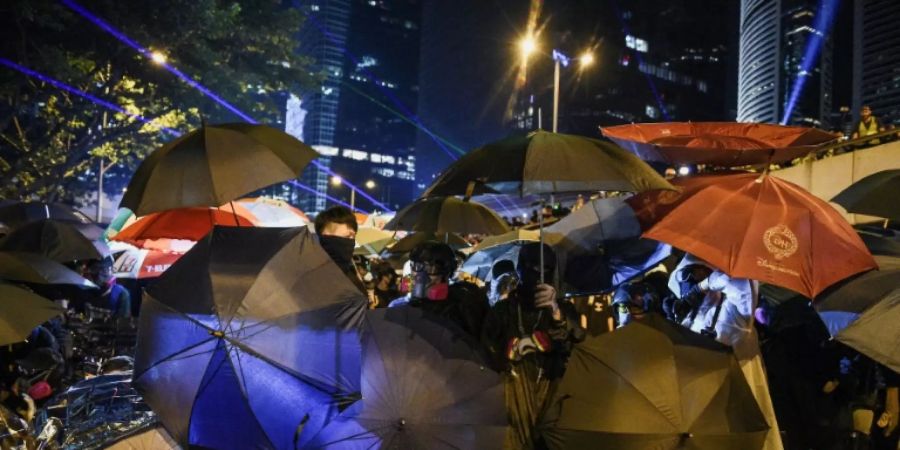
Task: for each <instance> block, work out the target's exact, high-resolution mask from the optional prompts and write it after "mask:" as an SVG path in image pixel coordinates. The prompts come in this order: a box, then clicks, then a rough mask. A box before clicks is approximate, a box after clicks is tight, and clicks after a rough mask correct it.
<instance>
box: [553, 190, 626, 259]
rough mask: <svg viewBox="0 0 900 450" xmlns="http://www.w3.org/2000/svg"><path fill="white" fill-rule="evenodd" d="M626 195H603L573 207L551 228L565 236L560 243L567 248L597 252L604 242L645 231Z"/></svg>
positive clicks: (573, 250) (576, 250) (569, 249)
mask: <svg viewBox="0 0 900 450" xmlns="http://www.w3.org/2000/svg"><path fill="white" fill-rule="evenodd" d="M625 199H626V197H612V198H600V199H596V200H593V201H591V202H590V203H588V204H586V205H584V207H582V208H581V209H578V210H576V211H572V213H571V214H569V215H568V216H566V217H563V218H562V219H561V220H560V221H559V222H556V223H554V224H553V225H550V226H548V227H547V231H548V232H551V233H558V234H560V235H561V236H562V239H561V242H560V247H562V248H564V249H565V250H566V251H567V252H594V251H596V250H597V248H598V247H599V246H600V245H602V244H603V243H604V242H608V241H613V240H620V239H631V238H635V237H638V236H640V235H641V225H640V223H638V220H637V218H636V217H635V215H634V210H633V209H631V207H629V206H628V204H627V203H625Z"/></svg>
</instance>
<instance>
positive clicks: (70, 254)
mask: <svg viewBox="0 0 900 450" xmlns="http://www.w3.org/2000/svg"><path fill="white" fill-rule="evenodd" d="M0 250H5V251H17V252H31V253H38V254H41V255H44V256H46V257H47V258H50V259H52V260H54V261H56V262H60V263H68V262H72V261H81V260H87V259H103V258H105V257H107V256H109V248H108V247H107V246H106V244H104V243H103V242H100V241H99V240H94V241H92V240H90V239H89V238H87V237H85V236H84V234H82V233H81V231H79V230H78V229H77V228H76V227H75V225H70V224H68V223H66V222H57V221H55V220H47V219H44V220H38V221H35V222H31V223H28V224H26V225H23V226H21V227H19V228H17V229H15V230H14V231H13V232H12V233H10V234H8V235H7V236H6V237H4V238H3V240H0Z"/></svg>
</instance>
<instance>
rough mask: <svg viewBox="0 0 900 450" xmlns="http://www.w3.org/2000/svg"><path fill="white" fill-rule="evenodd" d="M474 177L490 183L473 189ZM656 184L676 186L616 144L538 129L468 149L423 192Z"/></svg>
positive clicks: (535, 191)
mask: <svg viewBox="0 0 900 450" xmlns="http://www.w3.org/2000/svg"><path fill="white" fill-rule="evenodd" d="M470 182H477V183H478V184H480V185H483V186H484V187H486V189H485V188H482V189H480V190H477V191H472V192H469V191H470V189H469V188H470V185H469V183H470ZM654 189H674V188H673V187H672V185H670V184H669V183H668V182H667V181H666V180H665V179H663V177H661V176H660V175H659V174H658V173H656V171H654V170H653V168H651V167H650V166H649V165H647V164H646V163H645V162H643V161H641V159H640V158H638V157H637V156H635V155H633V154H631V153H630V152H628V151H626V150H624V149H622V148H621V147H618V146H617V145H615V144H612V143H609V142H605V141H600V140H597V139H591V138H586V137H582V136H574V135H569V134H562V133H549V132H546V131H535V132H532V133H529V134H528V135H527V136H513V137H509V138H506V139H502V140H500V141H497V142H493V143H490V144H487V145H485V146H484V147H481V148H478V149H476V150H473V151H471V152H469V153H468V154H466V155H465V156H463V157H462V158H460V159H459V160H457V161H456V162H454V163H453V164H452V165H451V166H450V167H448V168H447V170H446V171H445V172H444V173H443V175H441V176H440V177H439V178H438V179H437V180H436V181H435V182H434V183H433V184H432V185H431V187H429V188H428V190H426V191H425V194H424V195H423V196H424V197H433V196H446V195H470V194H473V193H474V194H479V193H496V192H500V193H506V194H517V195H521V196H524V195H527V194H549V193H559V192H581V191H585V192H586V191H630V192H643V191H649V190H654Z"/></svg>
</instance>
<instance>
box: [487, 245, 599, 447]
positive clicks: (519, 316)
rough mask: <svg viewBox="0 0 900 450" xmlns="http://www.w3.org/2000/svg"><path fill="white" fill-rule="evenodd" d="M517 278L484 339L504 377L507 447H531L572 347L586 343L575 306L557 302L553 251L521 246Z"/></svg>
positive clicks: (494, 311)
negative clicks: (507, 418) (551, 389)
mask: <svg viewBox="0 0 900 450" xmlns="http://www.w3.org/2000/svg"><path fill="white" fill-rule="evenodd" d="M542 252H543V255H544V257H543V263H544V264H543V266H542V265H541V253H542ZM517 273H518V281H519V283H518V285H517V286H516V288H515V289H514V290H513V291H512V292H511V293H510V294H509V297H508V298H507V299H506V300H504V301H500V302H497V303H495V304H494V306H493V307H492V308H491V310H490V313H489V314H488V316H487V319H486V320H485V323H484V328H483V330H482V335H481V336H482V342H483V343H484V345H485V346H486V347H487V350H488V353H489V355H490V356H491V358H492V360H493V362H494V364H495V366H496V368H497V369H498V370H501V371H503V372H504V374H505V384H506V403H507V409H508V413H509V417H510V421H511V428H510V434H509V435H508V444H509V446H510V447H512V448H533V447H534V445H535V441H536V439H537V436H535V435H534V425H535V424H536V423H537V418H538V414H539V412H540V410H541V407H542V405H543V402H544V400H545V398H546V397H547V394H548V393H549V391H550V388H551V383H553V382H554V381H556V380H558V379H559V378H561V377H562V375H563V372H564V371H565V365H566V360H567V359H568V356H569V352H570V351H571V347H572V345H573V344H574V343H575V342H577V341H580V340H582V339H584V330H582V329H581V328H580V326H579V325H578V319H577V315H576V313H575V310H574V307H573V306H572V305H571V304H570V303H568V302H560V301H558V300H557V298H556V289H555V288H554V287H553V283H554V280H553V276H554V274H555V273H556V254H555V252H553V250H552V249H551V248H550V247H549V246H547V245H546V244H540V243H530V244H526V245H524V246H522V249H521V251H520V252H519V260H518V264H517ZM542 274H543V278H544V280H543V282H542V281H541V278H542Z"/></svg>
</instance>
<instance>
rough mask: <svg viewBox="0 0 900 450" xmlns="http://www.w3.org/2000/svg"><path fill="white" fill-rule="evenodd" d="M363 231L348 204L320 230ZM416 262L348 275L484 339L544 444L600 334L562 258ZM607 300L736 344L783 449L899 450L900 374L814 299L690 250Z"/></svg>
mask: <svg viewBox="0 0 900 450" xmlns="http://www.w3.org/2000/svg"><path fill="white" fill-rule="evenodd" d="M573 206H574V208H573V209H575V208H578V207H580V206H582V205H578V204H576V205H573ZM545 211H546V213H547V214H548V215H549V214H552V210H551V209H550V208H548V209H547V210H545ZM355 227H356V222H355V219H354V218H353V216H352V214H351V213H350V211H349V210H346V209H343V208H340V207H336V208H333V209H332V210H330V211H328V212H326V213H323V214H322V215H320V219H318V220H317V224H316V228H317V231H319V232H320V233H325V235H327V234H328V233H329V231H328V230H329V229H331V230H342V231H344V232H345V234H344V235H345V238H346V239H348V240H352V238H353V235H354V233H355V230H356V228H355ZM330 248H331V249H332V250H330V251H329V254H330V255H332V258H333V259H334V260H335V261H343V260H346V258H347V255H349V254H350V253H351V252H350V250H349V249H350V248H352V246H351V245H349V244H348V245H345V246H344V249H345V250H344V252H345V254H344V255H340V254H332V251H334V247H330ZM328 249H329V247H328V246H326V250H328ZM542 251H543V253H544V255H543V258H541V257H540V254H541V252H542ZM409 260H410V262H411V264H410V269H411V270H410V272H409V273H408V274H407V275H406V276H401V275H399V274H398V273H397V272H396V271H395V270H394V269H393V267H392V266H391V265H390V264H389V263H387V262H384V261H379V260H377V259H376V260H371V261H369V260H365V259H362V258H360V259H358V260H357V261H356V262H354V263H353V264H354V265H355V266H356V269H355V270H345V273H347V274H348V277H350V278H351V279H353V280H355V283H357V285H358V286H361V290H363V288H364V292H367V293H369V294H370V299H371V301H370V306H371V307H372V308H382V307H391V306H397V305H411V306H414V307H420V308H424V309H427V310H429V311H431V312H433V313H435V314H437V315H440V316H443V317H446V318H448V319H449V320H450V321H452V322H454V323H455V324H456V325H458V326H459V327H460V329H461V330H464V331H465V332H466V333H467V334H468V335H469V336H470V337H471V338H472V339H474V340H477V341H478V342H480V345H482V346H483V347H484V348H485V350H486V352H487V354H488V355H489V356H490V359H491V361H492V363H493V364H494V365H495V368H496V369H497V370H499V371H502V372H504V373H505V374H506V375H507V377H506V380H507V381H506V382H507V390H506V392H507V406H508V409H509V413H510V417H511V419H512V420H513V423H514V424H517V425H519V426H514V427H513V429H514V430H516V433H517V435H516V436H515V437H514V438H513V439H514V441H515V442H516V444H517V446H519V447H521V448H532V447H533V446H535V445H537V446H538V447H539V446H540V442H538V437H537V436H533V435H531V431H530V430H532V429H533V425H534V424H535V423H536V421H537V419H538V414H539V412H540V408H541V405H542V404H543V401H544V399H545V398H546V396H547V394H548V392H549V391H550V389H551V386H552V384H553V382H554V381H556V380H559V379H560V377H561V376H562V374H563V373H564V371H565V367H566V360H567V357H568V354H569V351H570V350H571V348H572V345H574V344H575V343H577V342H579V341H581V340H582V339H583V338H584V337H585V335H586V333H588V332H589V329H594V330H596V329H597V328H596V327H589V326H586V325H587V323H585V321H584V320H583V319H582V317H580V316H581V314H579V311H578V302H579V299H578V298H571V297H570V298H565V297H562V296H560V295H559V292H558V291H557V289H556V287H555V286H557V285H558V282H557V280H555V279H554V278H553V276H554V274H555V273H556V271H555V265H556V260H557V256H556V254H555V252H554V251H553V250H552V249H551V248H550V247H549V246H546V245H545V246H543V247H541V244H538V243H528V244H524V245H523V246H522V247H521V250H520V252H519V254H518V258H517V259H516V261H511V260H508V259H501V260H499V261H496V262H495V263H494V264H493V266H492V268H491V276H490V281H489V282H487V283H485V285H484V286H483V287H480V288H479V287H478V286H476V285H474V284H472V283H470V282H468V281H465V280H466V279H468V276H467V275H466V274H461V273H459V272H458V271H457V269H458V267H459V266H460V263H461V262H462V255H460V254H459V253H458V252H454V250H453V249H451V248H450V246H448V245H446V244H443V243H440V242H425V243H423V244H420V245H419V246H418V247H416V248H415V249H413V251H412V252H411V253H410V254H409ZM540 261H543V264H544V265H543V266H541V263H540ZM607 301H608V302H609V303H611V306H612V308H611V310H612V311H613V318H614V323H615V324H616V326H617V327H621V326H624V325H626V324H628V323H630V322H632V321H641V320H645V319H646V318H647V317H649V316H651V315H656V316H660V317H665V318H666V319H668V320H671V321H673V322H676V323H679V324H681V325H683V326H685V327H687V328H689V329H691V330H693V331H695V332H697V333H698V334H701V335H704V336H708V337H709V338H710V339H714V340H717V341H719V342H721V343H723V344H726V345H728V346H731V347H732V348H733V349H734V352H735V355H736V356H737V358H738V360H739V361H741V363H742V368H743V369H744V373H745V375H746V377H747V380H748V382H749V383H750V385H751V389H752V390H753V391H754V394H755V396H756V398H757V400H758V401H759V402H760V407H761V409H762V410H763V411H764V413H766V411H768V412H769V413H770V414H772V415H773V416H774V417H773V419H776V418H777V420H772V425H773V426H774V425H775V424H776V423H777V427H778V431H779V432H780V435H779V436H778V437H775V438H771V439H774V440H775V441H778V440H781V441H783V444H784V448H788V449H835V450H837V449H890V450H895V449H896V448H897V445H898V438H900V432H898V430H897V422H898V418H900V406H898V397H897V393H898V386H900V377H898V374H896V373H894V372H893V371H891V370H890V369H889V368H887V367H885V366H883V365H881V364H878V363H876V362H875V361H873V360H871V359H869V358H867V357H866V356H864V355H862V354H860V353H858V352H856V351H855V350H853V349H851V348H850V347H847V346H845V345H843V344H840V343H839V342H837V341H835V340H834V339H831V336H830V334H829V333H828V331H827V330H826V329H825V325H824V324H823V323H822V320H821V319H820V318H819V316H818V314H817V313H816V312H815V310H814V309H813V308H812V306H811V304H810V302H809V300H808V299H799V298H798V299H794V300H791V301H789V302H784V303H777V302H775V301H773V300H772V299H770V298H768V297H767V296H766V295H765V294H761V293H760V292H759V286H758V285H757V284H756V283H754V282H751V281H750V280H745V279H736V278H731V277H729V276H728V275H727V274H725V273H723V272H722V271H720V270H718V269H717V268H715V267H712V266H710V265H709V264H707V263H706V262H704V261H702V260H699V259H697V258H694V257H693V256H691V255H684V257H683V258H681V259H680V260H679V259H677V258H673V259H670V261H669V264H668V266H667V265H666V264H663V265H661V266H660V267H658V268H656V269H654V270H651V271H649V272H648V273H646V274H644V275H642V276H640V277H638V279H635V280H631V281H629V282H627V283H625V284H623V285H621V286H618V287H617V288H616V289H615V290H614V291H613V292H611V293H609V296H608V300H607ZM595 320H605V318H595ZM603 331H608V330H603ZM775 448H777V446H776V447H775Z"/></svg>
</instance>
